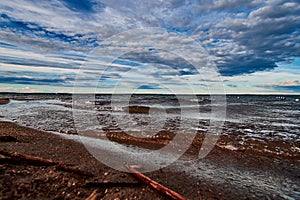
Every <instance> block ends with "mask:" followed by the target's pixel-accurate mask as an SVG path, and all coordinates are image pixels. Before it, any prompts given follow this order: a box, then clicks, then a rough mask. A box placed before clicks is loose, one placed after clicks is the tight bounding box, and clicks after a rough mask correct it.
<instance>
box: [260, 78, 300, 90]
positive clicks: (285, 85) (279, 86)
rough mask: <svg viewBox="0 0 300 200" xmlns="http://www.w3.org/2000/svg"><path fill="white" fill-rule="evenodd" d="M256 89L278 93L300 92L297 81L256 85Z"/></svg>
mask: <svg viewBox="0 0 300 200" xmlns="http://www.w3.org/2000/svg"><path fill="white" fill-rule="evenodd" d="M257 86H258V87H265V88H272V89H275V90H279V91H290V92H300V81H299V80H286V81H281V82H277V83H267V84H261V85H257Z"/></svg>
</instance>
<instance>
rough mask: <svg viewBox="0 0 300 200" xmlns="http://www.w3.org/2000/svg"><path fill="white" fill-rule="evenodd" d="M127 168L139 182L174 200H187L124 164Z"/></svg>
mask: <svg viewBox="0 0 300 200" xmlns="http://www.w3.org/2000/svg"><path fill="white" fill-rule="evenodd" d="M124 166H125V168H126V169H128V171H130V172H131V173H132V174H133V175H134V176H135V177H136V178H138V179H139V180H141V181H143V182H144V183H146V184H147V185H150V186H151V187H152V188H154V189H156V190H157V191H159V192H161V193H163V194H165V195H167V196H169V197H171V198H172V199H174V200H186V198H185V197H183V196H181V195H180V194H178V193H177V192H175V191H173V190H171V189H169V188H167V187H165V186H163V185H161V184H159V183H158V182H156V181H154V180H152V179H150V178H149V177H147V176H145V175H144V174H142V173H140V172H138V171H137V170H135V169H134V168H132V167H131V166H130V165H128V164H124Z"/></svg>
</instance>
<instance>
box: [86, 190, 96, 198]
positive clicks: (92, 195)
mask: <svg viewBox="0 0 300 200" xmlns="http://www.w3.org/2000/svg"><path fill="white" fill-rule="evenodd" d="M97 196H98V195H97V189H96V190H94V191H93V192H92V194H91V195H90V196H89V197H88V198H86V199H85V200H96V199H97Z"/></svg>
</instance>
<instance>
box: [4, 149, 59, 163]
mask: <svg viewBox="0 0 300 200" xmlns="http://www.w3.org/2000/svg"><path fill="white" fill-rule="evenodd" d="M0 154H2V155H4V156H8V157H10V158H12V159H14V160H18V161H26V162H31V163H36V164H40V165H46V166H53V165H58V164H60V163H59V162H55V161H52V160H48V159H44V158H40V157H36V156H30V155H25V154H20V153H17V152H9V151H6V150H0Z"/></svg>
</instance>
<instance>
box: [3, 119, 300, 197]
mask: <svg viewBox="0 0 300 200" xmlns="http://www.w3.org/2000/svg"><path fill="white" fill-rule="evenodd" d="M0 136H1V141H0V144H1V148H0V150H6V151H9V152H18V153H21V154H26V155H31V156H38V157H41V158H45V159H51V160H53V161H56V162H63V163H67V164H71V166H72V167H73V168H76V169H78V170H81V171H83V172H86V173H90V174H92V176H84V175H78V174H75V173H71V172H66V171H64V170H61V169H58V168H57V167H55V166H43V165H36V164H32V163H27V162H24V161H22V160H21V161H19V162H16V161H12V160H10V159H9V157H7V156H1V164H0V177H1V178H0V180H1V182H0V184H1V187H0V188H1V191H0V196H1V199H21V198H22V199H85V198H87V197H89V196H90V195H91V194H92V193H93V191H95V189H97V190H96V193H97V198H96V199H168V198H167V197H166V196H164V195H163V194H161V193H159V192H157V191H155V190H153V189H152V188H150V187H149V186H147V185H145V184H143V183H141V182H140V181H138V180H137V179H136V178H135V177H133V176H132V174H130V173H125V172H120V171H116V170H113V169H111V168H109V167H107V166H105V165H104V164H102V163H101V162H99V161H98V160H96V159H95V158H94V157H93V156H92V155H91V154H90V153H89V152H88V151H87V150H86V149H85V148H84V146H83V145H82V144H80V143H77V142H74V141H72V140H67V139H62V138H61V137H59V136H57V135H54V134H51V133H47V132H41V131H37V130H34V129H31V128H27V127H22V126H19V125H16V124H14V123H11V122H0ZM8 136H9V137H8ZM7 138H8V139H7ZM9 138H10V139H9ZM124 140H127V141H126V142H125V143H130V140H128V138H124V139H123V141H124ZM119 141H120V140H119ZM123 143H124V142H123ZM133 143H134V144H135V145H137V143H138V141H134V142H133ZM149 145H150V146H151V143H150V144H149ZM140 146H144V143H142V144H141V145H140ZM197 148H199V147H197V142H195V143H193V145H192V147H191V148H190V150H189V151H188V153H187V154H185V155H184V156H183V157H182V159H181V160H190V161H186V162H183V163H184V164H183V165H182V162H180V161H178V162H175V163H174V164H172V165H170V166H168V167H167V168H164V169H161V170H158V171H155V172H150V173H146V175H147V176H149V177H150V178H152V179H153V180H155V181H157V182H159V183H161V184H163V185H164V186H166V187H168V188H170V189H172V190H174V191H176V192H178V193H179V194H181V195H183V196H184V197H186V198H188V199H288V198H289V199H293V198H294V199H296V196H297V195H299V191H298V189H299V180H300V177H299V174H300V168H299V166H300V163H299V158H297V157H292V158H291V157H282V156H275V155H267V154H266V155H262V154H259V153H258V152H254V151H233V150H230V149H228V148H221V145H219V146H215V148H214V149H213V151H212V152H211V153H210V154H209V155H208V156H207V157H206V158H204V159H202V160H201V161H197V162H198V165H197V166H198V168H197V169H194V168H192V167H191V166H192V163H195V162H196V161H195V158H193V157H195V156H194V155H193V152H197ZM193 170H194V174H193V173H191V171H193ZM103 183H104V184H103ZM105 183H112V184H106V185H105ZM118 184H119V185H118ZM285 190H287V193H283V192H282V191H285Z"/></svg>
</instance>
